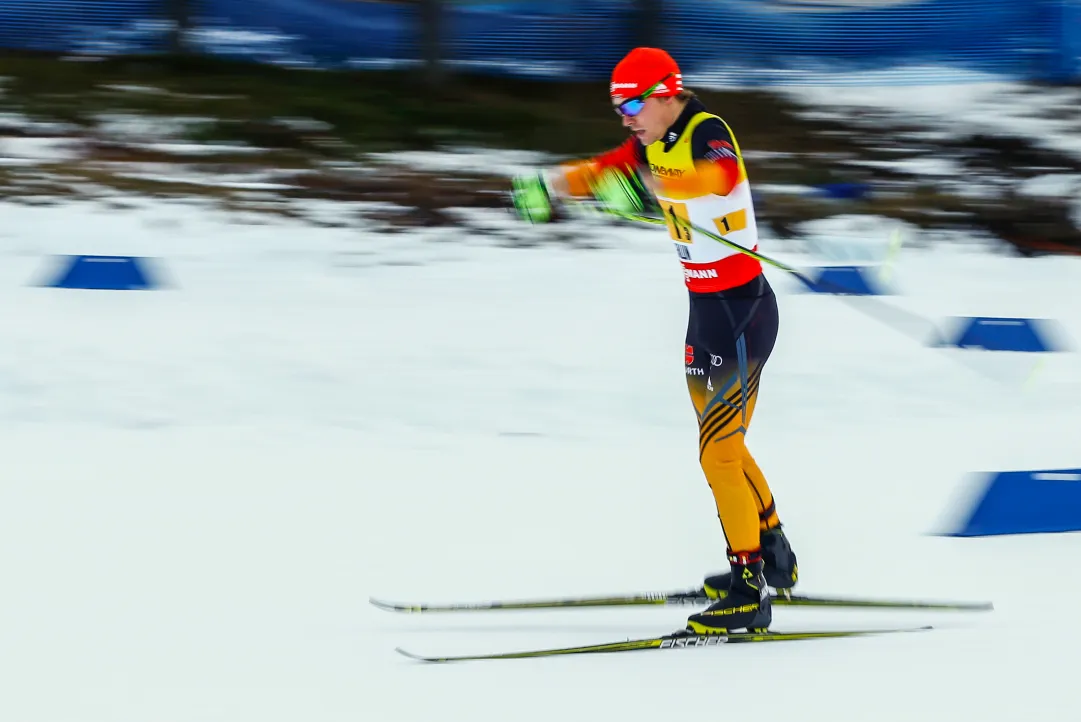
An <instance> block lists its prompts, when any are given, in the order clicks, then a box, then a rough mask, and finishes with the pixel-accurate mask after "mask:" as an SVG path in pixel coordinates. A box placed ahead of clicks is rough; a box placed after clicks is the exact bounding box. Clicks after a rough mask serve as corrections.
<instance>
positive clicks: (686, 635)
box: [395, 627, 931, 662]
mask: <svg viewBox="0 0 1081 722" xmlns="http://www.w3.org/2000/svg"><path fill="white" fill-rule="evenodd" d="M928 629H931V627H910V628H901V627H897V628H892V629H845V630H833V631H824V632H810V631H808V632H773V631H768V632H729V633H728V634H695V633H693V632H689V631H686V630H680V631H678V632H675V633H673V634H665V635H661V636H659V637H648V638H646V639H628V640H624V641H620V642H608V643H602V644H587V645H585V646H582V647H562V648H555V649H531V650H525V651H520V652H494V653H491V654H462V655H452V656H438V657H437V656H425V655H420V654H414V653H412V652H407V651H405V650H404V649H401V648H400V647H399V648H398V649H396V650H395V651H397V652H398V653H399V654H402V655H404V656H406V657H409V658H410V659H415V660H417V661H420V662H465V661H474V660H487V659H525V658H529V657H559V656H566V655H575V654H608V653H612V652H639V651H647V650H663V649H697V648H699V647H717V646H720V645H722V644H746V643H757V642H791V641H798V640H808V639H831V638H841V637H867V636H871V635H879V634H894V633H898V632H919V631H924V630H928Z"/></svg>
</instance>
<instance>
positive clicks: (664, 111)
mask: <svg viewBox="0 0 1081 722" xmlns="http://www.w3.org/2000/svg"><path fill="white" fill-rule="evenodd" d="M674 102H675V101H674V100H673V99H672V98H646V99H645V101H643V103H642V105H641V109H640V110H639V111H638V113H637V114H636V115H626V114H625V113H620V116H621V118H622V121H623V127H624V128H626V129H627V130H629V131H630V132H631V135H633V136H634V137H635V138H637V139H638V140H639V141H640V142H641V143H642V145H649V144H650V143H656V142H657V141H658V140H660V139H661V137H662V136H663V135H664V133H665V131H666V130H668V126H670V125H671V124H672V121H671V114H672V113H671V110H672V104H673V103H674ZM616 111H617V112H619V108H618V105H617V107H616Z"/></svg>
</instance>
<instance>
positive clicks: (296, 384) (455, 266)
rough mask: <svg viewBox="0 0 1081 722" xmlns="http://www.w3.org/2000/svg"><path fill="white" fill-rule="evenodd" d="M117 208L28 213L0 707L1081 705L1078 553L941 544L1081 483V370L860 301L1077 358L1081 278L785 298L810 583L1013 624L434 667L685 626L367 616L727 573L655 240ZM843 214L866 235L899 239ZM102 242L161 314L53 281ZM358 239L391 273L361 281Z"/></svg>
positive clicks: (967, 621)
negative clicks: (1005, 474)
mask: <svg viewBox="0 0 1081 722" xmlns="http://www.w3.org/2000/svg"><path fill="white" fill-rule="evenodd" d="M128 205H129V207H128V208H127V209H126V210H123V211H122V212H117V211H116V210H110V209H108V208H106V207H104V206H101V205H97V204H94V203H80V204H74V205H71V206H69V207H67V208H65V209H63V210H58V209H57V208H56V207H52V208H28V207H21V206H19V207H17V206H6V207H5V208H4V215H5V224H4V229H3V232H2V235H0V253H2V254H3V257H4V262H3V263H2V264H0V294H2V296H3V297H2V302H3V303H4V305H5V307H7V308H9V309H13V312H9V313H6V314H3V316H0V334H2V335H3V337H4V339H5V343H4V345H3V347H2V350H0V424H2V425H3V429H4V433H3V434H0V455H2V458H3V459H4V461H5V468H6V470H7V474H6V479H7V481H6V482H5V483H4V484H3V485H0V574H2V575H3V577H4V579H5V590H6V591H5V594H4V595H3V597H0V622H2V623H0V630H2V631H0V645H2V646H3V648H4V650H5V654H4V655H3V661H2V662H0V675H2V676H3V678H4V679H5V688H6V691H5V693H4V695H2V696H0V716H2V717H3V718H5V719H20V720H25V721H27V722H37V721H39V720H40V721H45V720H49V721H52V720H58V719H78V720H81V721H83V722H96V721H98V720H101V721H103V722H104V721H106V720H107V721H109V722H116V721H118V720H140V719H148V718H155V719H175V720H188V719H200V720H208V721H213V720H223V721H224V720H230V721H235V720H239V719H252V720H255V719H258V720H260V721H261V722H273V721H275V720H296V719H307V720H332V719H345V718H352V719H370V720H380V721H382V720H423V719H433V718H440V719H452V720H458V719H461V720H467V719H468V720H503V719H507V718H508V716H510V717H513V718H514V719H516V720H551V719H554V718H567V717H568V716H570V717H571V718H575V719H589V718H611V717H620V718H631V719H642V718H647V717H653V716H657V715H661V714H668V713H671V711H672V708H673V706H674V705H676V704H679V705H680V706H682V707H684V708H687V707H688V705H690V706H691V707H692V708H695V707H698V708H701V709H703V710H708V709H710V708H711V706H713V705H716V706H717V708H718V709H720V710H723V713H724V714H725V715H741V714H742V715H747V714H755V713H756V712H757V711H759V710H761V709H762V708H763V705H767V706H768V707H769V708H771V709H785V710H790V711H791V713H792V714H795V715H798V717H799V718H800V719H802V720H833V719H846V718H857V717H868V716H874V718H875V719H877V720H884V721H892V720H906V721H907V720H922V719H926V718H927V710H928V709H933V710H934V715H933V716H935V717H936V718H937V717H941V718H959V717H962V716H964V717H966V718H972V719H980V720H1008V719H1014V718H1017V717H1018V716H1019V715H1021V716H1025V717H1029V716H1051V717H1054V718H1062V716H1063V714H1064V713H1066V712H1067V711H1068V710H1070V709H1073V708H1074V707H1073V698H1072V696H1071V689H1072V677H1073V665H1072V664H1071V663H1070V661H1069V660H1071V659H1072V655H1073V653H1074V652H1075V651H1076V649H1077V646H1078V644H1081V625H1078V624H1076V623H1075V622H1073V621H1072V618H1073V616H1074V606H1075V604H1074V596H1073V595H1075V594H1077V593H1079V592H1081V584H1078V583H1076V582H1075V581H1073V576H1072V575H1070V574H1069V573H1064V572H1063V570H1064V569H1068V568H1069V565H1070V563H1071V560H1072V559H1076V558H1077V555H1078V554H1081V535H1076V534H1071V535H1043V536H1026V537H1002V538H985V539H953V538H946V537H941V536H935V535H934V534H933V533H934V532H935V531H937V530H940V529H942V528H944V525H946V524H948V523H949V521H950V517H951V516H952V515H953V514H955V513H956V511H957V509H958V506H957V504H958V503H959V500H962V499H964V498H965V494H967V493H969V488H970V485H971V483H972V481H973V474H977V473H979V472H983V471H988V470H1001V469H1014V468H1022V469H1024V468H1033V469H1043V468H1059V467H1064V468H1073V467H1078V466H1081V456H1079V452H1078V449H1077V443H1076V441H1077V439H1076V421H1077V418H1078V413H1079V412H1081V373H1079V371H1081V368H1079V362H1078V358H1077V356H1076V355H1074V354H1073V353H1064V354H1056V355H1053V356H1051V357H1048V358H1047V359H1046V360H1045V361H1044V362H1043V364H1042V366H1041V367H1040V368H1039V369H1038V372H1036V373H1033V368H1032V360H1031V359H1028V358H1024V359H1021V358H1012V357H1013V356H1014V355H1012V354H1004V355H998V354H979V353H978V352H960V351H957V352H954V353H950V352H946V351H943V350H940V349H932V348H928V347H925V346H921V345H920V344H918V343H915V342H914V341H912V340H911V339H910V338H908V337H907V336H906V335H904V334H903V333H898V332H897V331H895V330H894V329H892V328H890V327H889V326H886V325H884V324H882V323H881V322H880V321H878V320H876V318H877V316H875V315H874V314H873V313H871V312H868V310H869V309H871V308H872V304H875V303H877V304H882V303H885V304H890V305H893V306H896V307H898V308H902V309H904V310H906V311H908V312H911V313H914V314H918V315H921V316H922V317H925V318H927V319H930V320H932V321H933V322H937V321H938V320H939V319H944V318H947V317H949V316H951V315H954V314H988V315H994V314H1003V315H1023V316H1029V315H1032V316H1048V317H1051V318H1057V319H1059V320H1060V321H1061V322H1062V324H1063V326H1064V330H1065V332H1066V333H1067V334H1068V336H1069V337H1070V338H1071V339H1076V338H1079V337H1081V320H1079V316H1078V314H1077V310H1078V309H1079V308H1081V287H1079V285H1078V284H1077V283H1076V279H1077V278H1078V273H1079V272H1081V259H1075V258H1050V257H1049V258H1039V259H1021V258H1016V257H1011V256H1006V255H1002V254H998V255H995V254H991V253H988V252H987V251H986V250H985V249H983V248H981V247H979V246H951V247H946V246H940V245H934V244H932V246H931V247H929V248H923V247H909V246H906V247H905V248H904V249H903V250H902V251H901V253H900V254H899V255H898V256H897V258H896V260H895V263H894V268H893V275H894V278H895V280H896V281H897V284H898V285H899V286H900V288H901V289H902V294H901V295H899V296H897V297H890V298H888V299H885V300H883V299H865V300H864V301H865V302H864V301H856V300H852V301H849V302H842V301H841V300H839V299H837V298H832V297H823V296H814V295H808V294H805V293H802V292H801V291H800V290H799V288H798V286H797V285H796V284H795V283H794V282H793V280H792V279H791V278H790V277H787V276H785V275H783V274H782V273H780V272H775V271H773V270H772V269H771V270H770V272H769V274H770V277H771V280H772V281H773V283H774V285H775V287H776V289H777V292H778V294H779V295H780V305H781V312H782V328H781V337H780V340H779V343H778V346H777V350H776V355H775V357H774V358H773V359H772V360H771V361H770V363H769V365H768V366H767V370H766V372H765V376H764V382H763V385H762V391H761V397H760V401H759V405H758V410H757V412H756V418H755V423H754V427H753V428H752V432H751V434H750V437H749V442H750V444H751V448H752V450H753V451H754V453H755V454H756V455H757V457H758V459H759V461H760V464H761V465H762V466H763V468H764V469H765V470H766V472H767V474H768V475H769V478H770V479H771V482H772V484H773V486H774V491H775V492H776V494H777V498H778V507H779V510H780V512H781V514H782V518H783V520H784V522H785V524H786V528H787V529H788V532H789V535H790V537H791V539H792V541H793V543H794V545H795V548H796V551H797V554H798V555H799V560H800V568H801V573H802V579H803V581H802V583H801V589H802V590H803V591H805V592H806V593H843V594H857V595H889V596H904V597H910V596H917V597H932V598H955V599H967V600H984V599H987V600H991V601H993V602H994V603H995V605H996V609H995V611H994V612H992V613H989V614H979V615H958V614H945V613H911V612H876V613H869V612H857V613H849V612H838V611H817V612H815V611H807V610H799V609H779V610H777V611H776V612H775V618H776V621H775V624H776V627H777V628H778V629H782V628H789V629H793V628H831V627H837V626H857V627H873V626H878V625H886V624H891V625H892V624H903V625H914V624H926V623H931V624H935V625H936V626H938V627H939V629H937V630H935V631H932V632H928V633H925V634H919V635H911V636H907V635H906V636H900V637H881V638H868V639H860V640H840V641H825V642H808V643H802V644H801V643H794V644H792V645H787V646H762V647H757V646H752V647H738V648H737V647H733V648H720V649H705V650H693V651H690V650H688V651H682V652H678V653H672V654H657V655H641V656H639V655H626V656H603V657H587V658H560V659H547V660H515V661H510V662H500V663H474V664H465V665H461V666H442V667H424V666H420V665H417V664H415V663H412V662H410V661H409V660H407V659H405V658H403V657H400V656H398V655H396V654H395V653H394V651H393V649H394V647H396V646H402V647H405V648H407V649H410V650H412V651H416V652H420V653H451V652H469V651H492V650H514V649H524V648H529V647H535V646H544V647H546V646H560V645H577V644H588V643H592V642H602V641H607V640H612V639H625V638H628V637H637V636H648V635H651V634H653V633H656V632H664V631H669V630H671V629H675V628H678V627H680V626H682V623H683V620H684V618H685V616H686V610H679V609H671V610H665V609H647V610H638V611H630V610H627V611H618V610H617V611H600V610H588V611H561V612H548V613H540V612H538V613H504V614H493V615H489V616H481V615H474V616H456V617H430V618H412V617H402V616H394V615H391V614H388V613H386V612H383V611H380V610H377V609H375V608H374V607H371V606H370V605H369V604H368V598H369V597H372V596H375V597H383V598H391V599H401V600H407V601H414V600H422V601H452V600H483V599H487V598H500V597H501V598H507V597H510V598H517V597H529V596H535V595H552V594H556V595H577V594H594V593H609V592H617V591H646V590H654V589H657V590H663V589H669V588H675V589H682V588H686V587H689V586H692V585H694V584H695V583H697V582H698V581H699V580H700V578H701V576H702V575H703V574H704V573H705V572H707V571H712V570H716V569H719V568H721V566H722V565H723V552H724V541H723V538H722V536H721V534H720V529H719V526H718V524H717V520H716V516H715V512H714V510H713V508H712V506H711V505H712V499H711V497H710V494H709V491H708V488H707V486H706V485H705V483H704V480H703V479H702V477H701V472H700V470H699V469H698V466H697V456H696V448H697V447H696V442H697V435H696V428H695V422H694V417H693V414H692V411H691V408H690V405H689V402H688V400H687V398H686V390H685V386H684V383H685V382H684V379H683V374H682V372H681V368H680V366H681V365H682V363H683V362H682V345H683V323H684V320H685V319H684V316H685V312H686V297H685V295H684V292H683V289H682V284H681V277H680V273H679V268H678V264H677V262H676V259H675V257H674V254H671V251H670V248H669V246H668V244H667V243H666V242H665V241H664V238H663V233H662V232H660V231H658V230H657V229H654V228H647V229H645V230H643V231H637V230H636V231H634V232H630V231H627V230H625V227H624V226H608V227H605V226H602V225H601V224H598V223H596V222H594V223H593V224H592V225H585V224H583V225H582V226H580V229H581V228H589V229H592V230H591V232H593V233H599V234H607V235H608V236H609V237H608V238H607V239H603V240H602V242H601V244H600V246H601V247H600V248H599V249H597V250H572V249H569V248H560V247H558V246H553V245H543V246H540V247H536V248H520V249H508V248H505V247H501V246H500V245H499V243H498V242H496V241H493V242H491V243H486V242H484V241H482V240H481V239H473V240H472V242H470V243H449V242H447V240H443V241H442V242H437V241H436V240H433V239H434V236H432V235H429V236H427V237H426V236H424V235H422V234H419V233H418V234H411V233H407V232H403V233H398V234H395V235H393V236H390V237H379V236H373V235H371V234H367V233H364V232H360V231H357V230H351V229H327V228H312V227H302V226H301V225H300V224H298V223H297V222H295V221H290V220H288V219H281V220H272V221H268V222H267V223H266V224H264V225H260V226H249V225H240V224H236V223H231V222H229V218H228V216H225V215H224V214H222V213H220V212H218V211H212V210H208V209H207V208H206V207H205V206H204V205H202V204H198V203H166V202H161V201H153V202H152V201H137V200H135V199H132V200H131V201H130V202H129V204H128ZM850 220H851V225H849V226H848V227H849V232H850V233H851V234H853V235H855V234H857V233H858V232H860V230H862V231H863V232H866V233H870V232H872V231H874V232H878V231H879V230H880V231H886V230H887V228H888V227H889V226H888V225H887V224H885V223H884V222H882V221H881V220H880V221H878V222H876V221H874V219H863V220H862V221H860V220H859V219H857V218H852V219H850ZM861 223H862V225H861ZM76 229H78V230H76ZM822 229H824V227H820V230H822ZM526 230H527V229H523V232H525V231H526ZM530 230H531V229H530ZM565 230H566V229H565ZM572 230H573V229H572ZM835 230H843V228H838V227H835ZM623 234H628V235H629V236H630V237H631V238H633V239H636V240H635V242H630V243H621V239H622V235H623ZM658 235H660V236H661V237H658ZM646 239H649V240H648V241H647V240H646ZM762 250H763V251H764V252H766V253H773V254H775V255H778V256H784V257H785V258H786V259H788V260H789V261H794V260H802V261H804V262H807V263H816V262H820V261H821V259H818V258H816V257H812V256H802V257H801V256H800V255H799V254H798V253H796V252H794V251H793V250H792V249H791V248H785V247H778V246H777V245H775V244H769V243H766V244H764V247H763V248H762ZM80 252H94V253H120V254H137V255H142V256H147V257H151V258H153V259H156V265H155V266H154V267H155V268H156V269H159V270H161V271H163V272H165V274H166V277H167V280H168V282H169V288H168V289H167V290H162V291H157V292H148V293H140V292H131V293H97V292H78V291H69V292H61V291H57V290H53V289H46V288H41V287H37V286H35V285H33V284H34V283H36V282H37V281H40V279H41V274H43V273H44V272H45V270H46V269H47V268H48V263H49V262H50V260H51V258H52V255H53V254H57V253H80ZM356 253H363V254H366V255H365V257H366V258H367V259H368V262H367V263H364V264H351V263H346V262H344V259H346V258H351V257H352V256H353V254H356ZM403 259H405V260H407V261H408V262H406V263H403V262H402V261H403ZM1004 288H1010V289H1012V293H1010V294H1007V293H1003V289H1004ZM1034 580H1038V581H1035V582H1034ZM1048 581H1050V582H1051V585H1050V586H1048V584H1046V582H1048ZM740 689H743V690H745V693H744V694H740V693H738V692H737V690H740ZM1032 690H1038V691H1039V692H1038V693H1032ZM699 699H701V701H698V700H699ZM680 700H683V701H682V702H680ZM703 705H704V707H703Z"/></svg>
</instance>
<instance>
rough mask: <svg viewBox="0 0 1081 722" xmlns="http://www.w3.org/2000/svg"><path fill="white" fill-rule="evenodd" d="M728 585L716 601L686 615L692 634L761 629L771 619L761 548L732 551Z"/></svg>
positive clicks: (688, 627)
mask: <svg viewBox="0 0 1081 722" xmlns="http://www.w3.org/2000/svg"><path fill="white" fill-rule="evenodd" d="M728 561H729V562H730V563H731V564H732V571H731V572H729V574H728V575H727V576H728V580H729V586H728V588H727V589H725V590H724V594H723V595H721V597H720V599H718V601H716V602H714V603H713V604H711V605H710V606H709V607H707V608H706V609H705V610H704V611H701V612H698V613H697V614H692V615H691V616H690V617H688V618H687V629H688V631H691V632H694V633H695V634H726V633H728V632H729V631H732V630H735V629H749V630H752V631H756V630H764V629H766V627H768V626H769V625H770V623H771V622H773V608H772V607H771V606H770V597H769V588H768V587H767V586H766V576H765V573H764V571H763V569H764V567H765V563H764V562H763V561H762V553H761V552H751V553H742V554H733V555H730V556H729V557H728Z"/></svg>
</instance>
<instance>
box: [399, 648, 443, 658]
mask: <svg viewBox="0 0 1081 722" xmlns="http://www.w3.org/2000/svg"><path fill="white" fill-rule="evenodd" d="M394 651H395V652H397V653H398V654H400V655H402V656H403V657H407V658H409V659H412V660H413V661H415V662H445V661H447V660H445V659H439V658H437V657H424V656H421V655H419V654H413V653H412V652H408V651H406V650H404V649H402V648H401V647H395V648H394Z"/></svg>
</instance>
